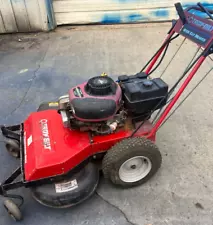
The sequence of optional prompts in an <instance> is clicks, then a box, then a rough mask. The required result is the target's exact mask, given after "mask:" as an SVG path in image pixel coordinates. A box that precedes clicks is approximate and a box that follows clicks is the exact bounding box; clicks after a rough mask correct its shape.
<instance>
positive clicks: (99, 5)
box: [53, 0, 174, 13]
mask: <svg viewBox="0 0 213 225" xmlns="http://www.w3.org/2000/svg"><path fill="white" fill-rule="evenodd" d="M53 6H54V11H55V13H63V12H88V11H90V12H91V11H111V10H130V9H147V8H148V9H150V8H156V5H155V4H153V2H151V1H147V2H142V1H141V2H139V1H138V2H135V3H128V2H127V3H125V4H121V3H119V2H116V1H114V2H111V1H110V0H107V1H106V0H99V1H97V0H80V1H78V0H54V2H53ZM173 6H174V4H173V2H172V1H169V2H168V1H166V2H165V1H161V2H159V3H158V7H173Z"/></svg>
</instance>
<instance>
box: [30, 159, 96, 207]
mask: <svg viewBox="0 0 213 225" xmlns="http://www.w3.org/2000/svg"><path fill="white" fill-rule="evenodd" d="M98 183H99V169H98V168H97V166H96V165H95V164H93V163H88V164H87V165H85V167H84V168H82V169H81V170H80V171H79V172H77V173H76V174H73V175H72V176H71V177H70V178H68V179H66V180H63V181H60V182H58V183H52V184H45V185H41V186H38V187H33V188H31V191H32V195H33V197H34V199H35V200H36V201H38V202H39V203H40V204H42V205H45V206H47V207H51V208H69V207H72V206H74V205H77V204H79V203H81V202H83V201H85V200H86V199H88V198H89V197H90V196H92V194H93V193H94V192H95V190H96V188H97V186H98ZM72 184H73V185H72ZM69 185H72V186H71V187H69Z"/></svg>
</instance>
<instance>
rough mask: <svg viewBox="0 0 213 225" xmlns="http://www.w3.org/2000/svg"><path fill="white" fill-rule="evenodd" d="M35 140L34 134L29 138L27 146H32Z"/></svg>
mask: <svg viewBox="0 0 213 225" xmlns="http://www.w3.org/2000/svg"><path fill="white" fill-rule="evenodd" d="M32 142H33V137H32V135H31V136H30V137H29V138H28V139H27V146H30V145H31V143H32Z"/></svg>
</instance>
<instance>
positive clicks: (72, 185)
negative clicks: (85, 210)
mask: <svg viewBox="0 0 213 225" xmlns="http://www.w3.org/2000/svg"><path fill="white" fill-rule="evenodd" d="M76 188H78V183H77V180H76V179H75V180H71V181H68V182H64V183H58V184H55V191H56V193H63V192H68V191H72V190H75V189H76Z"/></svg>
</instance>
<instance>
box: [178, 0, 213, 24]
mask: <svg viewBox="0 0 213 225" xmlns="http://www.w3.org/2000/svg"><path fill="white" fill-rule="evenodd" d="M197 5H198V6H190V7H188V8H186V11H188V12H189V11H190V10H196V11H200V12H204V13H206V14H207V15H208V16H209V18H210V19H212V20H213V16H212V15H211V14H213V10H209V9H206V8H205V7H204V6H203V5H202V4H201V3H198V4H197ZM175 8H176V10H177V13H178V15H179V17H180V19H181V21H182V22H183V24H185V23H186V21H187V20H186V16H185V13H184V10H183V7H182V5H181V3H180V2H178V3H176V4H175Z"/></svg>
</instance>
